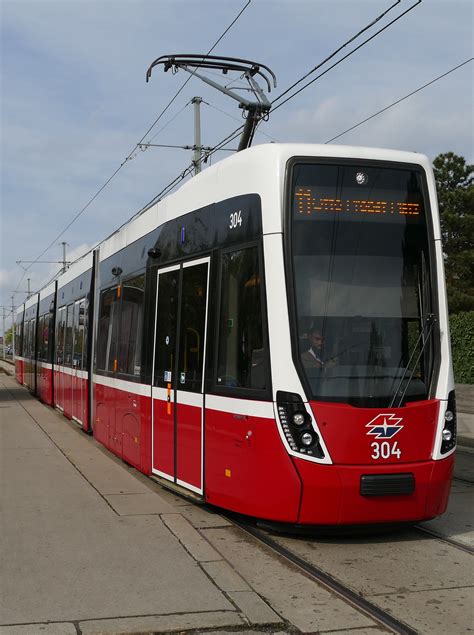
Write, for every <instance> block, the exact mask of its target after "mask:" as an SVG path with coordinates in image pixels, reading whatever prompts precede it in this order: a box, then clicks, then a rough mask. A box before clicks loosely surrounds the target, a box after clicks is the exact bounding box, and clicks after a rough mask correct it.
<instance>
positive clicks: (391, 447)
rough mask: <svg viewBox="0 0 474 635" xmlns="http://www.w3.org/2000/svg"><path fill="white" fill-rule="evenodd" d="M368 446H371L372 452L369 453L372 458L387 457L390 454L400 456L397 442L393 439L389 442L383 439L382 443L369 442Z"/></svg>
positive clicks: (400, 452) (398, 457)
mask: <svg viewBox="0 0 474 635" xmlns="http://www.w3.org/2000/svg"><path fill="white" fill-rule="evenodd" d="M370 447H371V448H372V454H371V455H370V456H371V458H372V459H375V460H378V459H389V458H390V457H391V456H396V457H397V459H400V457H401V456H402V451H401V450H400V448H399V447H398V442H397V441H394V442H393V443H389V442H388V441H383V442H382V443H375V442H374V443H371V444H370Z"/></svg>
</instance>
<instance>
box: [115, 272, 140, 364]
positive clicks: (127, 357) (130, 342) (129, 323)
mask: <svg viewBox="0 0 474 635" xmlns="http://www.w3.org/2000/svg"><path fill="white" fill-rule="evenodd" d="M144 288H145V276H144V275H141V276H137V277H136V278H133V279H132V280H128V281H126V282H124V284H123V287H122V315H121V320H120V334H119V347H118V349H119V350H118V370H119V372H120V373H124V374H125V375H137V376H139V375H140V371H141V365H140V358H141V342H142V328H143V311H144V302H145V291H144Z"/></svg>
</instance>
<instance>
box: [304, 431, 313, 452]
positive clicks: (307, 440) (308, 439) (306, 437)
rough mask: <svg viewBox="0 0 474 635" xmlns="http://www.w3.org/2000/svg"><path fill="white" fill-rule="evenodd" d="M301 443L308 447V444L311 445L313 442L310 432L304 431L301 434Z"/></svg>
mask: <svg viewBox="0 0 474 635" xmlns="http://www.w3.org/2000/svg"><path fill="white" fill-rule="evenodd" d="M301 443H302V444H303V445H304V446H305V447H307V448H308V447H309V446H310V445H313V443H314V437H313V435H312V434H311V432H305V433H304V434H302V435H301Z"/></svg>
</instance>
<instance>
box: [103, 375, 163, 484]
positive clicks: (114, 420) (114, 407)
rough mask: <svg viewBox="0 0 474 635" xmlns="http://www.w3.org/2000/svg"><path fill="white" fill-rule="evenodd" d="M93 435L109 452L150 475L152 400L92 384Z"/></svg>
mask: <svg viewBox="0 0 474 635" xmlns="http://www.w3.org/2000/svg"><path fill="white" fill-rule="evenodd" d="M94 403H95V408H94V418H93V431H94V436H95V438H96V439H97V441H99V442H100V443H102V444H103V445H105V446H106V447H107V448H108V449H109V450H110V451H111V452H113V453H114V454H116V455H117V456H119V457H120V458H121V459H123V460H124V461H126V462H127V463H129V464H130V465H133V467H136V468H137V469H138V470H140V471H141V472H144V473H145V474H151V398H150V397H144V396H142V395H138V394H134V393H131V392H128V391H124V390H118V389H116V388H111V387H110V386H104V385H102V384H98V383H95V384H94Z"/></svg>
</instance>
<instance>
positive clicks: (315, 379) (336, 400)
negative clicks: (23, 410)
mask: <svg viewBox="0 0 474 635" xmlns="http://www.w3.org/2000/svg"><path fill="white" fill-rule="evenodd" d="M16 344H17V346H16V362H15V363H16V374H17V380H18V382H20V383H22V384H25V385H26V386H28V387H29V388H30V389H31V390H32V391H33V392H34V393H35V394H36V395H37V396H38V397H39V398H40V399H42V400H43V401H44V402H45V403H46V404H49V405H50V406H53V407H55V408H58V409H60V410H61V411H62V412H63V413H64V415H65V416H66V417H68V418H69V419H72V420H74V421H75V422H76V423H77V424H78V425H80V426H81V427H82V428H83V429H84V430H85V431H87V432H88V433H90V434H93V435H94V436H95V437H96V439H97V440H98V441H99V442H100V443H102V444H103V445H104V446H106V447H107V448H108V449H109V450H110V451H111V452H113V453H114V454H115V455H117V456H118V457H120V458H121V459H123V460H124V461H125V462H126V463H128V464H130V465H132V466H134V467H135V468H137V469H138V470H140V471H141V472H143V473H145V474H147V475H149V476H150V477H152V478H154V479H156V480H158V481H159V482H161V483H163V484H165V485H166V486H168V487H172V488H174V489H175V490H177V491H179V492H181V493H185V494H187V495H189V496H191V497H193V498H194V499H197V500H200V501H204V502H207V503H210V504H212V505H215V506H218V507H221V508H225V509H227V510H232V511H234V512H238V513H241V514H245V515H249V516H252V517H256V518H258V519H264V520H266V521H271V522H273V523H285V524H286V525H287V526H288V525H290V526H294V527H297V526H311V525H315V526H341V525H369V524H384V523H404V522H417V521H421V520H426V519H429V518H433V517H436V516H438V515H440V514H442V513H443V512H444V511H445V509H446V506H447V501H448V496H449V490H450V485H451V478H452V471H453V462H454V456H453V453H454V451H455V445H456V408H455V394H454V381H453V372H452V363H451V351H450V338H449V324H448V316H447V302H446V292H445V283H444V270H443V254H442V247H441V235H440V226H439V217H438V208H437V199H436V190H435V182H434V178H433V174H432V170H431V167H430V164H429V161H428V159H427V158H426V157H425V156H423V155H420V154H416V153H407V152H399V151H392V150H383V149H373V148H363V147H348V146H347V147H346V146H332V145H310V144H268V145H260V146H256V147H253V148H250V149H247V150H244V151H242V152H239V153H237V154H235V155H234V156H232V157H230V158H227V159H225V160H223V161H222V162H220V163H217V164H216V165H214V166H213V167H210V168H208V169H207V170H206V171H204V172H203V173H201V174H199V175H198V176H196V177H195V178H193V179H192V180H190V181H189V182H187V183H186V184H184V185H183V186H182V187H181V188H180V189H179V190H178V191H176V192H175V193H174V194H172V195H170V196H168V197H167V198H165V199H163V200H161V201H160V202H158V203H156V204H155V205H153V206H151V207H149V208H148V209H146V210H145V211H144V212H143V213H142V214H141V215H140V216H138V217H136V218H134V219H133V220H132V221H130V222H129V223H128V224H127V225H125V226H124V227H122V228H121V229H119V230H118V231H117V232H116V233H114V234H113V235H112V236H110V237H109V238H108V239H107V240H105V241H104V242H102V243H101V244H100V245H99V246H98V247H97V248H96V249H94V250H93V251H92V252H90V253H88V254H87V255H86V256H84V257H83V258H81V259H80V260H78V261H76V262H75V263H73V264H72V265H71V267H70V268H69V269H68V270H67V271H66V272H65V273H64V274H62V275H61V276H60V277H59V278H58V280H57V281H55V282H54V283H52V284H51V285H49V286H48V287H46V288H45V289H43V290H42V291H41V292H40V293H39V294H37V295H34V296H32V297H30V298H29V299H28V301H27V302H26V303H25V304H24V306H22V307H20V308H19V309H18V311H17V315H16Z"/></svg>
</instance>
